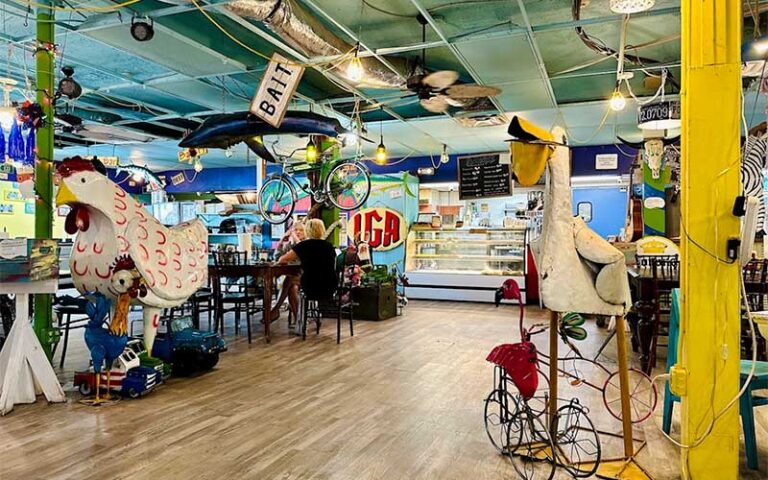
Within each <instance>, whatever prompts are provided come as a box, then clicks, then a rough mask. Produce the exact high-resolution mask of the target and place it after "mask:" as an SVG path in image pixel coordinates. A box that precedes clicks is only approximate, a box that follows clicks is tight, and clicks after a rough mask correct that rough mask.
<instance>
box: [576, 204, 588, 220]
mask: <svg viewBox="0 0 768 480" xmlns="http://www.w3.org/2000/svg"><path fill="white" fill-rule="evenodd" d="M576 214H577V215H578V216H580V217H581V219H582V220H584V222H585V223H589V222H591V221H592V202H579V204H578V205H576Z"/></svg>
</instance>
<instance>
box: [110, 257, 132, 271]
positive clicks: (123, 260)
mask: <svg viewBox="0 0 768 480" xmlns="http://www.w3.org/2000/svg"><path fill="white" fill-rule="evenodd" d="M135 268H136V263H135V262H134V261H133V259H132V258H131V256H130V255H122V256H120V257H117V259H116V260H115V265H114V266H113V267H112V272H113V273H114V272H119V271H122V270H134V269H135Z"/></svg>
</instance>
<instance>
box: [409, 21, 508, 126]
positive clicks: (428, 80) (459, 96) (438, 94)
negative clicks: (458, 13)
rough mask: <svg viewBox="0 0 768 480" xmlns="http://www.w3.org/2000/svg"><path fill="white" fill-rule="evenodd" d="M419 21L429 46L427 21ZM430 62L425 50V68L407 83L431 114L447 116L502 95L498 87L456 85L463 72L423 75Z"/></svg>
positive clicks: (419, 67) (442, 71) (423, 62)
mask: <svg viewBox="0 0 768 480" xmlns="http://www.w3.org/2000/svg"><path fill="white" fill-rule="evenodd" d="M416 19H417V20H418V22H419V23H420V24H421V41H422V43H426V41H427V19H426V18H424V16H423V15H421V14H419V15H418V16H417V17H416ZM426 58H427V50H426V48H424V49H422V50H421V65H417V67H416V68H415V69H414V70H415V72H414V73H413V74H412V75H411V76H409V77H408V78H407V79H406V82H405V86H406V88H407V89H408V90H409V91H411V92H414V94H415V95H416V97H417V98H418V99H419V103H420V104H421V106H422V107H424V108H425V109H426V110H428V111H430V112H433V113H443V112H446V111H447V110H448V109H449V108H450V107H456V108H462V109H467V108H471V107H472V106H473V105H474V104H476V103H478V102H479V101H480V100H482V99H485V98H487V97H492V96H495V95H498V94H499V93H501V90H500V89H498V88H496V87H489V86H485V85H471V84H464V83H456V82H458V80H459V72H455V71H453V70H440V71H437V72H432V73H423V71H424V69H426V65H427V62H426Z"/></svg>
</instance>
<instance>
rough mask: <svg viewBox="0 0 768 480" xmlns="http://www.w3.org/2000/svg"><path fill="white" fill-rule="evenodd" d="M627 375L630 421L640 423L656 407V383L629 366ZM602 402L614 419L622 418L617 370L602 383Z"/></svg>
mask: <svg viewBox="0 0 768 480" xmlns="http://www.w3.org/2000/svg"><path fill="white" fill-rule="evenodd" d="M628 376H629V410H630V418H631V419H632V423H641V422H644V421H645V420H647V419H648V418H649V417H650V416H651V415H652V414H653V411H654V410H655V409H656V402H657V401H658V393H657V392H656V385H654V384H653V382H652V381H651V377H649V376H648V375H646V374H645V373H643V372H641V371H640V370H635V369H634V368H630V369H629V372H628ZM603 403H604V404H605V407H606V408H607V409H608V412H609V413H610V414H611V415H613V417H614V418H615V419H616V420H621V419H622V411H621V382H620V379H619V372H618V370H617V371H615V372H613V373H612V374H611V375H610V376H609V377H608V379H607V380H606V381H605V385H603Z"/></svg>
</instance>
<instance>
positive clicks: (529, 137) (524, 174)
mask: <svg viewBox="0 0 768 480" xmlns="http://www.w3.org/2000/svg"><path fill="white" fill-rule="evenodd" d="M508 132H509V134H510V135H512V136H514V137H517V138H518V139H519V141H513V142H511V143H510V146H509V150H510V153H511V154H512V174H513V176H514V178H515V179H516V180H517V181H518V183H520V185H522V186H524V187H530V186H531V185H535V184H536V182H538V181H539V179H540V178H541V176H542V175H543V174H544V169H545V168H546V166H547V160H548V159H549V157H550V155H552V147H551V146H550V145H547V144H542V143H526V142H536V141H543V142H551V141H552V140H553V136H552V134H551V133H550V132H548V131H546V130H544V129H542V128H540V127H537V126H536V125H534V124H532V123H530V122H528V121H527V120H525V119H523V118H520V117H517V116H516V117H514V118H513V119H512V122H511V123H510V125H509V129H508Z"/></svg>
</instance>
